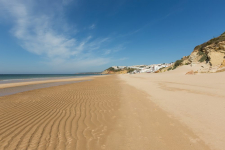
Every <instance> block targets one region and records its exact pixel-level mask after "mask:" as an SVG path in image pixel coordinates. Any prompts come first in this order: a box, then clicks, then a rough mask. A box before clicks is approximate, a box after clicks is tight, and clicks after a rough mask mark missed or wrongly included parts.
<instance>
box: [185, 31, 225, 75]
mask: <svg viewBox="0 0 225 150" xmlns="http://www.w3.org/2000/svg"><path fill="white" fill-rule="evenodd" d="M188 60H189V62H190V63H191V65H197V64H200V63H201V64H202V65H203V67H202V68H203V69H202V70H201V71H200V72H218V71H221V70H224V69H225V65H224V63H225V33H223V34H222V35H221V36H219V37H217V38H214V39H212V40H210V41H208V42H206V43H203V44H201V45H199V46H197V47H196V48H195V49H194V51H193V52H192V53H191V55H190V56H189V59H188Z"/></svg>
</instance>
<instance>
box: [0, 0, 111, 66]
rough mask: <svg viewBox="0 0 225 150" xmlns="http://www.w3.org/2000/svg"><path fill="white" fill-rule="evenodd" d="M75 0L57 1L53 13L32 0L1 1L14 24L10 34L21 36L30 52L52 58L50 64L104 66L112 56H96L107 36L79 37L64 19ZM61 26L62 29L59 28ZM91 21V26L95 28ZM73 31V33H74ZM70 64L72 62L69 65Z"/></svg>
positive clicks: (106, 40)
mask: <svg viewBox="0 0 225 150" xmlns="http://www.w3.org/2000/svg"><path fill="white" fill-rule="evenodd" d="M71 2H72V0H56V1H55V3H57V5H52V7H54V8H52V10H53V11H51V13H48V10H46V11H45V10H43V11H40V10H39V11H35V10H38V8H36V7H37V3H35V1H30V0H10V1H9V0H0V5H1V7H2V8H3V10H4V13H3V14H8V15H9V16H8V18H9V20H10V21H12V23H13V28H12V30H11V33H12V34H13V35H14V36H15V37H16V38H17V39H18V41H19V43H20V45H21V46H22V47H23V48H24V49H25V50H27V51H29V52H31V53H34V54H37V55H41V56H43V57H47V58H49V60H50V61H49V63H50V64H52V65H53V64H63V63H67V64H72V63H73V65H76V66H79V65H80V66H85V65H93V64H94V65H102V64H105V63H108V62H109V60H110V59H109V58H104V57H99V56H96V54H95V50H100V49H101V47H102V46H104V44H106V43H107V42H108V41H109V38H108V37H105V38H94V37H92V36H87V37H86V38H79V40H78V38H76V36H75V35H71V34H70V33H71V32H73V31H77V29H74V28H72V27H71V26H69V25H68V24H66V21H65V20H63V13H64V7H65V6H66V5H68V4H69V3H71ZM59 27H60V28H59ZM94 28H95V24H92V25H91V26H90V27H89V29H94ZM73 33H74V32H73ZM69 66H71V65H69Z"/></svg>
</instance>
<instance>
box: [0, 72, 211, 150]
mask: <svg viewBox="0 0 225 150" xmlns="http://www.w3.org/2000/svg"><path fill="white" fill-rule="evenodd" d="M151 99H152V97H151V96H150V95H149V94H148V93H147V92H144V91H142V90H137V89H136V88H135V87H133V86H131V85H128V84H127V83H126V82H125V80H124V79H123V80H121V79H120V77H119V76H105V77H100V78H99V77H96V78H93V80H91V81H88V82H79V83H73V84H66V85H59V86H54V87H48V88H42V89H36V90H32V91H27V92H23V93H17V94H14V95H9V96H3V97H0V149H1V150H12V149H18V150H21V149H35V150H36V149H43V150H44V149H49V150H51V149H52V150H55V149H65V150H70V149H73V150H74V149H76V150H101V149H107V150H181V149H182V150H190V149H195V150H207V149H209V147H208V146H207V145H206V144H205V142H204V141H203V140H202V139H201V138H199V136H198V135H197V134H196V133H195V132H193V131H192V130H191V129H190V128H189V127H188V126H186V125H185V124H183V123H181V122H180V121H179V120H178V119H176V118H174V117H172V116H171V114H170V113H168V112H166V111H164V110H163V109H161V108H160V107H159V106H158V105H156V104H155V103H153V101H152V100H151Z"/></svg>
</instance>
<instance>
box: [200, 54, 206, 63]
mask: <svg viewBox="0 0 225 150" xmlns="http://www.w3.org/2000/svg"><path fill="white" fill-rule="evenodd" d="M206 60H207V55H206V54H204V55H202V57H201V58H200V59H199V62H204V61H206Z"/></svg>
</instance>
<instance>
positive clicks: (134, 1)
mask: <svg viewBox="0 0 225 150" xmlns="http://www.w3.org/2000/svg"><path fill="white" fill-rule="evenodd" d="M224 6H225V1H224V0H161V1H159V0H36V1H34V0H0V33H1V34H0V74H8V73H76V72H87V71H103V70H104V69H106V68H108V67H110V66H114V65H123V66H124V65H126V66H127V65H138V64H156V63H164V62H165V63H169V62H173V61H175V60H177V59H180V58H181V57H182V56H185V55H189V54H190V53H191V52H192V51H193V48H194V47H195V46H196V45H199V44H201V43H203V42H206V41H207V40H209V39H211V38H213V37H216V36H219V35H220V34H222V33H223V32H224V31H225V19H224V15H225V9H224Z"/></svg>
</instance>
